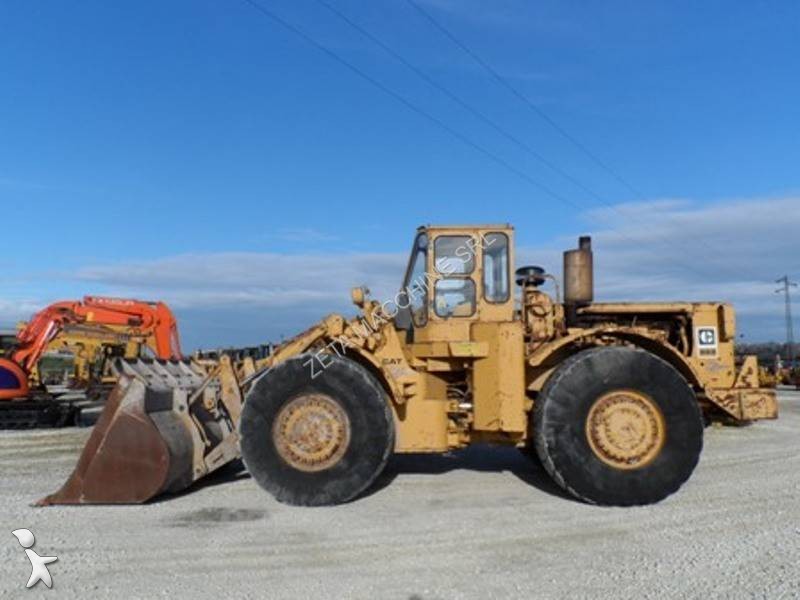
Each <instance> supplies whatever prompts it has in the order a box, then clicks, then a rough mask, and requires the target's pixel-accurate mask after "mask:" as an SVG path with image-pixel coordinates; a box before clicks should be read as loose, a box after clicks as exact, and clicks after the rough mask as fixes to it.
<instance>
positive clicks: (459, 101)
mask: <svg viewBox="0 0 800 600" xmlns="http://www.w3.org/2000/svg"><path fill="white" fill-rule="evenodd" d="M315 1H316V2H317V4H320V5H322V6H324V7H325V8H327V9H328V10H329V11H330V12H332V13H333V14H334V15H336V16H337V17H338V18H340V19H341V20H342V21H344V22H345V23H347V24H348V25H349V26H350V27H352V28H353V29H355V30H356V31H358V32H359V33H360V34H361V35H363V36H364V37H366V38H367V39H368V40H370V41H371V42H372V43H374V44H375V45H377V46H378V47H380V48H381V49H383V51H384V52H386V53H387V54H389V55H390V56H392V57H393V58H394V59H395V60H397V61H398V62H400V63H401V64H403V65H404V66H405V67H406V68H408V69H409V70H411V71H412V72H413V73H414V74H415V75H417V77H419V78H420V79H422V80H423V81H425V82H426V83H428V85H430V86H432V87H433V88H435V89H437V90H439V91H440V92H441V93H442V94H444V95H445V96H447V97H448V98H449V99H450V100H452V101H453V102H455V103H456V104H458V105H459V106H460V107H461V108H463V109H464V110H466V111H467V112H468V113H470V114H471V115H472V116H474V117H475V118H477V119H479V120H480V121H482V122H483V123H485V124H486V125H488V126H489V127H491V128H492V129H494V130H495V131H496V132H497V133H499V134H500V135H502V136H503V137H504V138H506V139H507V140H509V141H510V142H512V143H514V144H516V145H517V146H518V147H519V148H522V150H524V151H525V152H527V153H528V154H530V155H531V156H533V157H534V158H536V159H537V160H538V161H539V162H541V163H542V164H543V165H545V166H546V167H547V168H549V169H550V170H551V171H553V172H555V173H557V174H558V175H560V176H561V177H563V178H564V179H566V180H568V181H570V182H571V183H572V184H574V185H575V186H577V187H579V188H580V189H582V190H583V191H584V192H586V193H587V194H589V195H590V196H592V197H593V198H594V199H596V200H598V201H599V202H601V203H602V202H603V198H602V196H600V194H598V193H597V192H595V191H594V190H593V189H592V188H590V187H589V186H587V185H585V184H584V183H583V182H581V181H580V180H579V179H577V178H576V177H574V176H573V175H571V174H570V173H568V172H567V171H565V170H564V169H562V168H560V167H559V166H558V165H556V164H554V163H553V162H551V161H550V160H548V159H547V158H546V157H544V156H543V155H542V154H541V153H539V152H538V151H536V150H535V149H534V148H533V147H531V146H530V145H529V144H527V143H526V142H525V141H523V140H521V139H520V138H519V137H517V136H516V135H514V134H513V133H511V132H510V131H508V130H507V129H505V128H504V127H502V126H501V125H499V124H498V123H497V122H495V121H494V120H493V119H491V118H490V117H489V116H487V115H486V114H485V113H483V112H481V111H480V110H479V109H477V108H475V107H474V106H472V105H471V104H469V103H467V101H466V100H464V99H463V98H461V97H460V96H458V95H457V94H456V93H455V92H453V91H452V90H450V89H448V88H447V87H445V86H444V85H442V84H440V83H439V82H438V81H436V80H435V79H434V78H433V77H431V76H430V75H428V74H427V73H426V72H425V71H423V70H422V69H420V68H419V67H417V66H416V65H414V64H413V63H411V62H410V61H408V60H407V59H406V58H405V57H403V56H402V55H401V54H400V53H399V52H397V51H396V50H394V49H393V48H392V47H391V46H389V45H388V44H386V43H385V42H383V41H382V40H380V39H379V38H378V37H377V36H375V35H374V34H372V33H370V32H369V31H367V29H365V28H364V27H362V26H361V25H359V24H358V23H356V22H355V21H353V20H352V19H350V18H349V17H348V16H347V15H346V14H344V13H343V12H342V11H340V10H339V9H337V8H335V7H334V6H331V4H330V3H328V2H326V1H325V0H315Z"/></svg>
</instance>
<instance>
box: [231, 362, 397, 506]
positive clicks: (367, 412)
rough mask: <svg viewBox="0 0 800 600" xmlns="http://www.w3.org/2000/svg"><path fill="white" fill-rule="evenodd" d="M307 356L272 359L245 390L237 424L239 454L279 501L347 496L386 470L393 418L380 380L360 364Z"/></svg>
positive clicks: (334, 500) (308, 502)
mask: <svg viewBox="0 0 800 600" xmlns="http://www.w3.org/2000/svg"><path fill="white" fill-rule="evenodd" d="M324 363H325V365H326V366H325V367H324V368H323V367H322V364H321V362H320V361H319V359H318V358H316V357H314V356H312V355H301V356H297V357H294V358H291V359H289V360H286V361H285V362H283V363H281V364H279V365H277V366H276V367H274V368H273V369H271V370H270V371H268V372H267V373H266V374H265V375H263V376H262V377H260V378H259V379H258V380H257V381H256V383H255V384H254V385H253V387H252V388H251V389H250V390H249V391H248V393H247V396H246V398H245V403H244V407H243V409H242V418H241V423H240V426H239V429H240V434H241V449H242V459H243V461H244V464H245V466H246V467H247V470H248V471H249V472H250V474H251V475H252V476H253V478H254V479H255V480H256V482H257V483H258V484H259V485H260V486H261V487H262V488H264V489H265V490H267V491H268V492H269V493H270V494H272V495H273V496H274V497H275V498H276V499H277V500H279V501H280V502H284V503H286V504H293V505H300V506H324V505H331V504H340V503H343V502H347V501H349V500H352V499H353V498H355V497H356V496H358V495H359V494H360V493H361V492H363V491H364V490H365V489H366V488H367V487H369V485H370V484H371V483H372V482H373V481H374V480H375V478H376V477H377V476H378V475H379V474H380V472H381V471H382V470H383V468H384V466H385V465H386V462H387V461H388V459H389V455H390V454H391V452H392V449H393V447H394V421H393V418H392V412H391V410H390V408H389V404H388V401H387V397H386V393H385V392H384V390H383V388H382V387H381V385H380V383H379V382H378V381H376V379H375V378H374V377H373V376H372V375H371V374H370V373H369V372H368V371H367V370H366V369H365V368H364V367H362V366H361V365H359V364H358V363H356V362H354V361H352V360H349V359H346V358H343V357H339V356H333V355H331V356H328V355H325V357H324Z"/></svg>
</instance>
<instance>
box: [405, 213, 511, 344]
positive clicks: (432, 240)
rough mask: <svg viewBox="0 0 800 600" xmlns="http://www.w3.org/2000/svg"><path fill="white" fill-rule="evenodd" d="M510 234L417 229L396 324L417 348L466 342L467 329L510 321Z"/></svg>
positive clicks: (485, 229)
mask: <svg viewBox="0 0 800 600" xmlns="http://www.w3.org/2000/svg"><path fill="white" fill-rule="evenodd" d="M513 241H514V228H513V227H511V226H510V225H486V226H481V227H469V226H431V225H428V226H422V227H419V228H418V229H417V236H416V238H415V239H414V245H413V247H412V249H411V257H410V259H409V263H408V268H407V269H406V275H405V279H404V281H403V287H402V289H401V291H400V294H399V295H398V297H399V301H398V305H399V306H400V307H401V310H400V312H399V313H398V316H397V318H396V319H395V323H396V325H397V327H398V328H399V329H405V330H406V331H408V332H409V337H410V338H411V339H413V340H414V341H417V342H423V341H458V340H469V339H470V328H471V325H472V323H474V322H476V321H479V320H480V321H481V322H501V321H512V320H513V319H514V297H513V294H512V292H511V273H512V264H513V260H514V256H513V252H514V250H513Z"/></svg>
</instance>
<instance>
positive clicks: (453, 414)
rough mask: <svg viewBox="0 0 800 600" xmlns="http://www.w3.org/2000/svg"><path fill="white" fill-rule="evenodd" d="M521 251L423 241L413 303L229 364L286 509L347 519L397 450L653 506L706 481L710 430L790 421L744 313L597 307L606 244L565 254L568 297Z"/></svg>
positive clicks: (427, 234)
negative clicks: (543, 475)
mask: <svg viewBox="0 0 800 600" xmlns="http://www.w3.org/2000/svg"><path fill="white" fill-rule="evenodd" d="M513 236H514V230H513V228H512V227H511V226H509V225H498V226H491V225H486V226H480V227H439V226H436V227H434V226H425V227H420V228H419V229H418V231H417V235H416V238H415V241H414V245H413V247H412V251H411V256H410V259H409V263H408V267H407V270H406V275H405V279H404V281H403V285H402V288H401V291H400V293H399V294H398V296H397V297H396V298H394V299H393V300H391V301H387V302H383V303H380V302H378V301H375V300H372V299H369V298H368V295H367V292H366V290H365V289H363V288H355V289H354V290H353V301H354V303H355V304H356V306H357V307H358V308H359V309H360V314H359V315H358V316H356V317H355V318H351V319H347V318H344V317H342V316H340V315H331V316H329V317H327V318H325V319H324V320H322V321H321V322H320V323H318V324H316V325H314V326H312V327H311V328H309V329H308V330H306V331H305V332H303V333H301V334H299V335H298V336H296V337H294V338H292V339H290V340H288V341H286V342H284V343H283V344H282V345H280V346H278V347H277V348H276V350H275V352H274V353H273V354H272V355H271V356H269V357H267V358H266V359H263V360H260V361H257V363H256V364H255V365H254V366H255V369H254V370H253V369H244V370H243V369H239V371H238V372H235V370H234V369H233V367H232V366H231V365H230V363H228V364H227V365H226V366H220V367H219V368H218V371H217V374H218V375H219V376H220V377H222V376H226V377H227V379H228V381H236V380H238V381H239V382H240V388H241V391H242V393H243V395H244V402H243V405H242V410H241V418H240V419H239V415H238V414H236V415H234V416H233V419H232V422H234V423H235V422H236V421H239V420H240V423H239V428H238V433H232V434H231V435H232V436H237V435H240V436H241V451H242V457H243V459H244V463H245V465H246V466H247V468H248V470H249V471H250V472H251V474H252V475H253V477H254V478H255V479H256V481H257V482H258V483H259V484H260V485H261V486H262V487H264V488H265V489H266V490H267V491H269V492H270V493H271V494H273V495H274V496H275V497H276V498H278V499H279V500H281V501H283V502H288V503H291V504H303V505H315V504H334V503H339V502H344V501H348V500H350V499H352V498H354V497H356V496H357V495H358V494H360V493H361V492H362V491H363V490H364V489H366V487H368V486H369V485H370V484H371V483H372V481H373V480H374V479H375V477H377V475H378V474H379V473H380V471H381V470H382V468H383V466H384V465H385V464H386V460H387V459H388V456H389V454H390V453H391V452H392V451H394V452H398V453H419V452H446V451H449V450H453V449H457V448H463V447H465V446H467V445H470V444H474V443H492V444H504V445H512V446H516V447H518V448H520V449H522V450H524V451H526V453H529V454H530V453H534V452H535V453H536V455H537V456H538V458H539V460H540V461H541V462H542V464H543V465H544V467H545V468H546V470H547V471H548V472H549V473H550V475H551V476H552V477H553V479H554V480H555V481H556V482H557V483H558V484H559V485H561V486H562V487H563V488H564V489H565V490H567V491H568V492H570V493H571V494H573V495H574V496H576V497H578V498H580V499H583V500H585V501H588V502H594V503H599V504H613V505H630V504H645V503H650V502H656V501H658V500H660V499H662V498H664V497H665V496H667V495H669V494H671V493H673V492H674V491H676V490H677V489H678V488H679V487H680V485H681V484H682V483H683V482H684V481H685V480H686V479H688V477H689V476H690V474H691V472H692V470H693V469H694V466H695V465H696V463H697V460H698V457H699V453H700V450H701V447H702V433H703V419H704V418H705V419H711V418H720V419H723V420H729V421H738V422H743V421H750V420H754V419H762V418H775V417H776V416H777V408H776V401H775V394H774V392H773V391H771V390H766V389H760V388H759V387H758V365H757V363H756V359H755V357H747V358H746V359H745V361H744V363H743V364H742V365H741V366H740V367H739V368H737V366H736V364H735V363H734V338H735V333H736V332H735V318H734V312H733V308H732V307H731V306H729V305H728V304H725V303H720V302H704V303H689V302H670V303H663V302H662V303H596V302H594V297H593V280H594V275H593V255H592V250H591V241H590V240H589V239H588V238H581V240H580V244H579V247H578V248H577V249H575V250H570V251H567V252H565V255H564V274H563V278H562V280H561V283H562V284H563V298H562V297H561V288H562V286H559V285H558V283H559V282H558V280H556V278H555V277H553V276H551V275H549V274H547V273H545V272H544V270H543V269H541V268H538V267H522V268H520V269H517V270H516V271H515V270H514V244H513ZM548 284H552V285H551V288H552V292H551V293H548V292H545V291H544V290H543V287H544V286H546V285H548ZM515 292H516V293H515ZM245 371H246V372H245ZM235 388H236V386H235V385H229V386H228V388H227V389H228V390H229V392H230V393H234V392H237V391H239V390H238V389H235ZM197 394H198V393H197V392H196V393H195V395H197ZM225 395H226V394H225V386H223V388H222V391H221V399H222V400H221V402H222V403H223V404H226V402H225V400H224V399H225ZM205 397H206V399H208V395H206V396H205ZM234 400H235V401H234V402H233V403H232V405H233V406H239V402H238V399H234ZM190 404H191V403H190ZM212 404H213V402H212ZM193 426H195V427H201V428H202V423H198V422H197V421H195V422H194V425H193ZM207 438H208V436H205V437H204V438H203V439H204V440H206V442H205V443H206V451H211V450H213V444H209V443H208V442H207ZM226 439H227V438H226ZM236 439H237V441H238V438H236ZM229 445H230V442H229ZM202 456H203V453H202V452H200V453H195V458H194V460H195V462H196V463H197V461H198V460H200V459H202ZM198 457H199V458H198ZM200 466H201V467H203V468H200V469H199V471H198V472H201V474H202V473H205V472H207V471H208V470H209V469H208V466H207V465H205V466H204V463H202V461H201V463H200ZM196 471H197V469H196Z"/></svg>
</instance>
